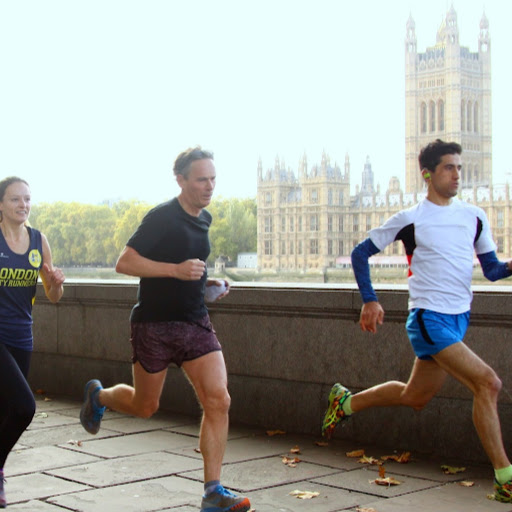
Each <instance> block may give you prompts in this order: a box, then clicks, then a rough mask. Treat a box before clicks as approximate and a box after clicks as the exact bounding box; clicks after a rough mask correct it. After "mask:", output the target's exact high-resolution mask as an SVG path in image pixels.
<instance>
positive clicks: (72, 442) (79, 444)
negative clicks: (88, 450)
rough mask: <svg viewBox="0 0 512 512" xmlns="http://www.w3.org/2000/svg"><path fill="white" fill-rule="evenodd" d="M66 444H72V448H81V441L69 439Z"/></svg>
mask: <svg viewBox="0 0 512 512" xmlns="http://www.w3.org/2000/svg"><path fill="white" fill-rule="evenodd" d="M68 444H72V445H73V446H82V441H77V440H75V439H70V440H69V441H68Z"/></svg>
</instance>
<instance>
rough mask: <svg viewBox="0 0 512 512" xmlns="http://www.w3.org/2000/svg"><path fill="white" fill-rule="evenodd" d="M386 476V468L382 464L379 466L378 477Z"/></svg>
mask: <svg viewBox="0 0 512 512" xmlns="http://www.w3.org/2000/svg"><path fill="white" fill-rule="evenodd" d="M385 477H386V468H385V467H384V465H382V464H381V465H380V466H379V478H385Z"/></svg>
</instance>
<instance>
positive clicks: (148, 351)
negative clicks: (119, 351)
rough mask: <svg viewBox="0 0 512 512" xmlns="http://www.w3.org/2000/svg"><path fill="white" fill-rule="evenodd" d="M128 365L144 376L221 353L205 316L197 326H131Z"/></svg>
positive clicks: (145, 323)
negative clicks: (134, 366) (213, 353)
mask: <svg viewBox="0 0 512 512" xmlns="http://www.w3.org/2000/svg"><path fill="white" fill-rule="evenodd" d="M130 342H131V344H132V363H136V362H137V361H138V362H139V363H140V364H141V366H142V368H144V370H146V371H147V372H148V373H157V372H160V371H162V370H165V369H166V368H167V367H168V366H169V365H170V364H171V363H174V364H175V365H176V366H178V367H181V365H182V364H183V362H184V361H191V360H192V359H197V358H198V357H201V356H204V355H206V354H208V353H210V352H213V351H215V350H222V347H221V346H220V343H219V340H218V339H217V335H216V334H215V330H214V329H213V325H212V323H211V322H210V317H209V316H208V315H206V316H204V317H203V318H200V319H199V320H197V322H174V321H173V322H132V323H131V338H130Z"/></svg>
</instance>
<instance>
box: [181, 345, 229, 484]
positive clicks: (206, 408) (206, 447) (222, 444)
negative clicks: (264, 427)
mask: <svg viewBox="0 0 512 512" xmlns="http://www.w3.org/2000/svg"><path fill="white" fill-rule="evenodd" d="M183 370H184V371H185V373H186V374H187V377H188V378H189V380H190V382H191V383H192V386H193V387H194V390H195V392H196V394H197V397H198V399H199V402H200V403H201V406H202V408H203V419H202V422H201V431H200V435H199V448H200V449H201V453H202V455H203V460H204V481H205V482H210V481H212V480H220V473H221V468H222V459H223V458H224V451H225V450H226V442H227V437H228V427H229V406H230V403H231V398H230V396H229V393H228V389H227V372H226V365H225V363H224V356H223V355H222V352H221V351H215V352H210V353H209V354H206V355H204V356H202V357H199V358H198V359H194V360H193V361H187V362H186V363H183Z"/></svg>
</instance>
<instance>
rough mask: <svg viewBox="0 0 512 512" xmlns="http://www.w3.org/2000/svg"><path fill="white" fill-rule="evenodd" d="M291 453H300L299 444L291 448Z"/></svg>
mask: <svg viewBox="0 0 512 512" xmlns="http://www.w3.org/2000/svg"><path fill="white" fill-rule="evenodd" d="M290 453H300V448H299V447H298V446H294V447H293V448H292V449H291V450H290Z"/></svg>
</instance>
